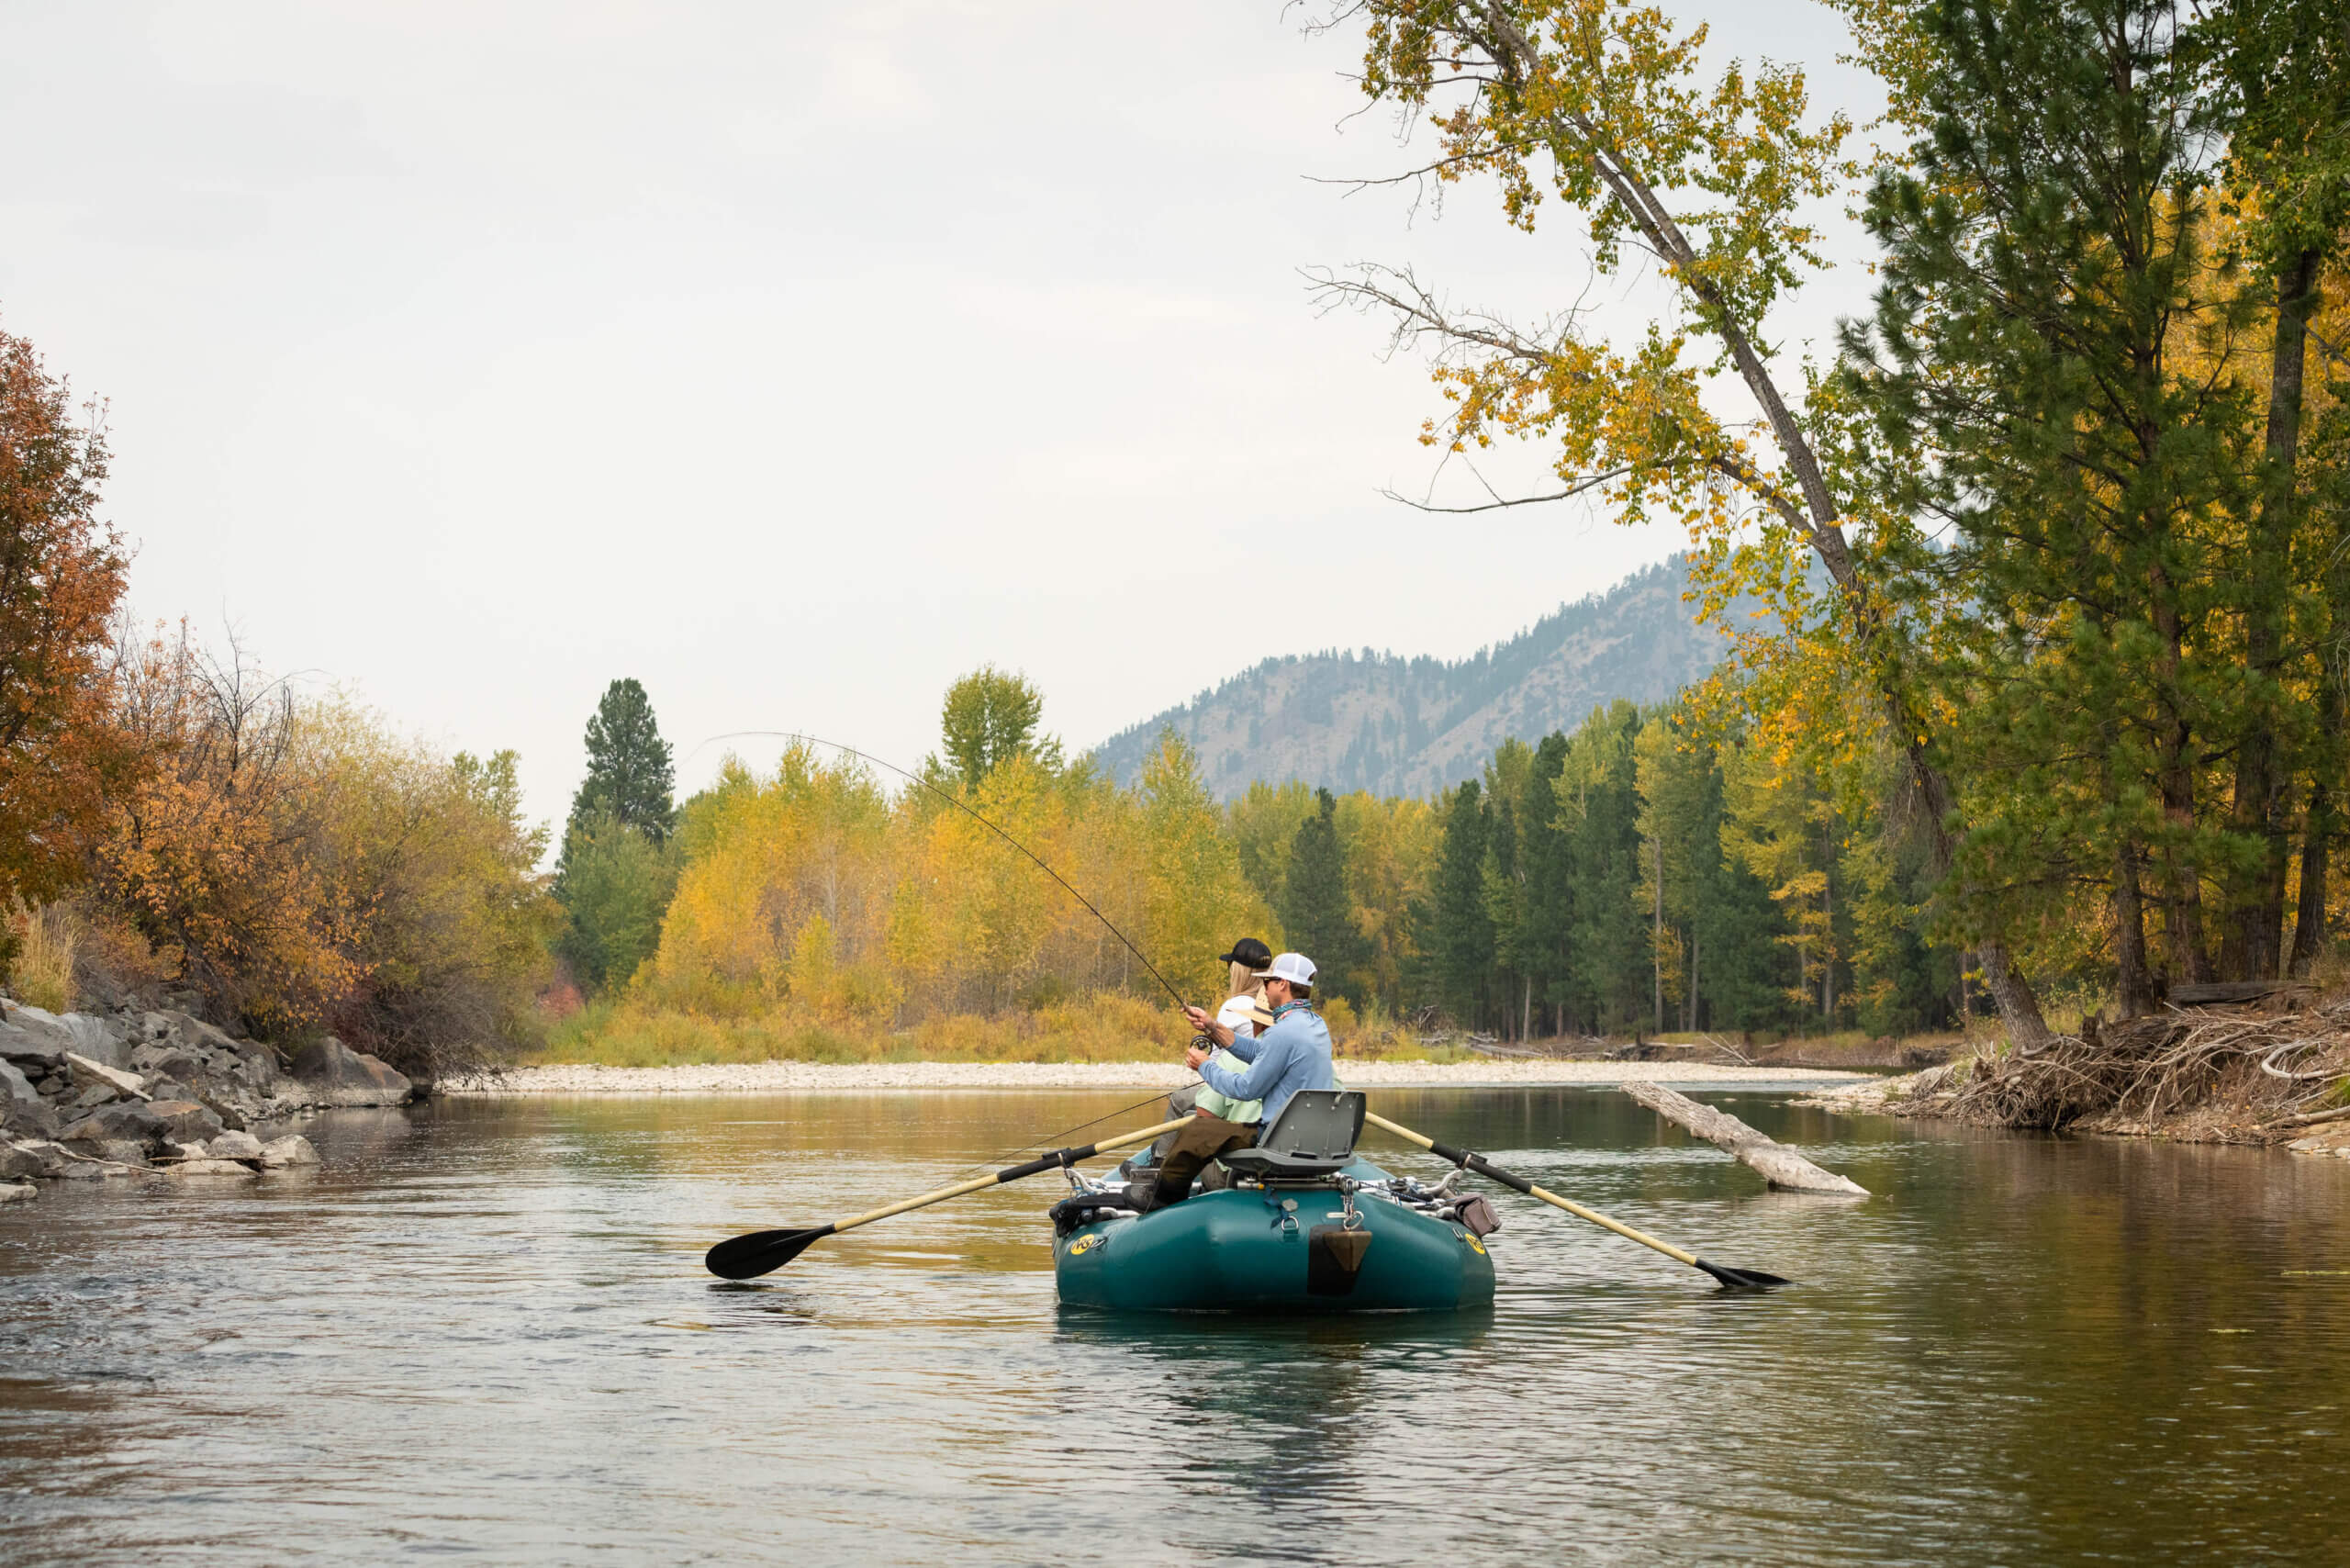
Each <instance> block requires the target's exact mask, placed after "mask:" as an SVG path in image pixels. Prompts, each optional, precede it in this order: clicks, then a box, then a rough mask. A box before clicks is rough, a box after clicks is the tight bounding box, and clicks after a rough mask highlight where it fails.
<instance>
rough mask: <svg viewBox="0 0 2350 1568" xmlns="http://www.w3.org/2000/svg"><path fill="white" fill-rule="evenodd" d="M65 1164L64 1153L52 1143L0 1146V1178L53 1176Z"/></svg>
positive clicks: (27, 1141)
mask: <svg viewBox="0 0 2350 1568" xmlns="http://www.w3.org/2000/svg"><path fill="white" fill-rule="evenodd" d="M64 1163H65V1151H64V1150H63V1149H62V1148H59V1147H58V1146H57V1145H55V1144H53V1143H40V1142H34V1141H31V1140H29V1139H28V1140H26V1141H24V1142H21V1143H10V1144H0V1176H5V1177H9V1178H22V1177H27V1176H54V1175H55V1174H57V1169H58V1167H59V1166H61V1165H63V1164H64Z"/></svg>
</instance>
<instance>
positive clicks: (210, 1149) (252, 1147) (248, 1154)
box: [204, 1132, 261, 1159]
mask: <svg viewBox="0 0 2350 1568" xmlns="http://www.w3.org/2000/svg"><path fill="white" fill-rule="evenodd" d="M204 1151H205V1153H207V1154H208V1155H210V1156H211V1157H212V1158H213V1159H260V1158H261V1139H259V1138H257V1137H253V1135H252V1134H251V1133H242V1132H226V1133H222V1134H221V1135H220V1136H219V1137H217V1138H214V1139H213V1140H212V1141H211V1142H210V1143H208V1144H207V1145H206V1146H205V1150H204Z"/></svg>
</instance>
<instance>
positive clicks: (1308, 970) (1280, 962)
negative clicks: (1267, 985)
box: [1257, 953, 1314, 985]
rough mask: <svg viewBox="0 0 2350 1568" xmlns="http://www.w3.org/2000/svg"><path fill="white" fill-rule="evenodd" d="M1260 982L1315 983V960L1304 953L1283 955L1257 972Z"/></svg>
mask: <svg viewBox="0 0 2350 1568" xmlns="http://www.w3.org/2000/svg"><path fill="white" fill-rule="evenodd" d="M1257 978H1258V979H1259V980H1287V981H1289V983H1290V984H1292V985H1312V984H1313V983H1314V960H1313V959H1311V958H1307V957H1306V956H1305V955H1304V954H1303V953H1283V954H1282V955H1281V957H1279V958H1275V959H1274V960H1273V961H1272V962H1271V963H1270V964H1268V965H1266V966H1265V967H1264V968H1263V969H1259V970H1258V971H1257Z"/></svg>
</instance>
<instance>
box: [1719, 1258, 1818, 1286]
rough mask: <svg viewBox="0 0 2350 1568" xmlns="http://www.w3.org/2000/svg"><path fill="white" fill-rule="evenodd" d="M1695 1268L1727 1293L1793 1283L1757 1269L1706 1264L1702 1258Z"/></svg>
mask: <svg viewBox="0 0 2350 1568" xmlns="http://www.w3.org/2000/svg"><path fill="white" fill-rule="evenodd" d="M1697 1267H1699V1268H1700V1269H1703V1270H1705V1271H1706V1272H1707V1273H1709V1274H1711V1275H1713V1277H1714V1278H1715V1279H1717V1280H1718V1281H1720V1282H1721V1286H1722V1289H1724V1290H1728V1291H1768V1290H1776V1289H1777V1288H1778V1287H1779V1286H1781V1285H1791V1284H1794V1283H1795V1282H1794V1281H1793V1280H1783V1279H1781V1278H1779V1276H1778V1275H1776V1274H1766V1273H1764V1272H1762V1271H1761V1270H1759V1269H1726V1268H1724V1267H1722V1265H1720V1264H1719V1263H1708V1262H1707V1261H1706V1260H1704V1259H1703V1258H1700V1259H1698V1260H1697Z"/></svg>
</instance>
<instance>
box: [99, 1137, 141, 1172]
mask: <svg viewBox="0 0 2350 1568" xmlns="http://www.w3.org/2000/svg"><path fill="white" fill-rule="evenodd" d="M90 1152H91V1153H92V1154H95V1155H96V1156H97V1157H98V1158H99V1159H111V1160H113V1161H114V1162H115V1163H116V1164H117V1165H144V1164H146V1163H147V1146H146V1145H145V1144H143V1143H134V1142H132V1141H131V1140H130V1139H129V1138H123V1137H111V1138H107V1139H106V1141H104V1142H103V1143H100V1144H99V1145H98V1146H97V1147H96V1148H93V1149H91V1150H90Z"/></svg>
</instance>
